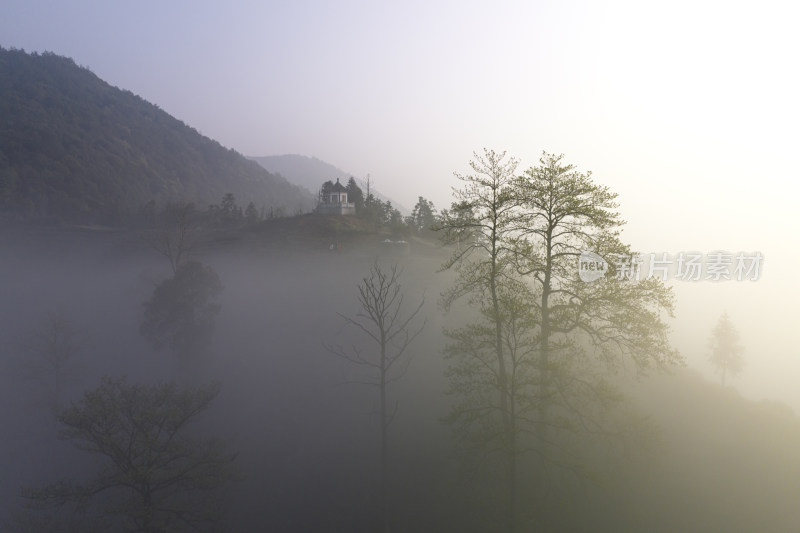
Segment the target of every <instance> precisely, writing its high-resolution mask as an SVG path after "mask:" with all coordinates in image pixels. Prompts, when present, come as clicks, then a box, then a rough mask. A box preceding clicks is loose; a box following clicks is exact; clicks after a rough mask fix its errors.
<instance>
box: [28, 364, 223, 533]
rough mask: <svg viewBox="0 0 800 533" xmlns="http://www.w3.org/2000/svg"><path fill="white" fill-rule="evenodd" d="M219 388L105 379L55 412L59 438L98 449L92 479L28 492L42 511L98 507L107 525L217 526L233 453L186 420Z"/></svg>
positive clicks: (156, 528) (150, 530)
mask: <svg viewBox="0 0 800 533" xmlns="http://www.w3.org/2000/svg"><path fill="white" fill-rule="evenodd" d="M218 392H219V386H218V385H209V386H205V387H199V388H189V389H179V388H178V387H177V385H175V384H174V383H171V382H170V383H162V384H158V385H131V384H129V383H127V381H126V380H125V379H124V378H110V377H105V378H103V380H102V382H101V384H100V386H99V387H97V388H96V389H94V390H91V391H88V392H86V394H85V395H84V397H83V398H82V399H81V400H80V401H78V402H76V403H73V405H72V406H71V407H70V408H68V409H66V410H64V411H62V412H61V413H60V414H59V416H58V420H59V422H60V423H61V425H62V426H63V429H62V431H61V436H62V438H63V439H66V440H69V441H72V442H73V443H74V444H75V445H76V446H77V447H78V448H79V449H81V450H84V451H87V452H89V453H91V454H94V455H97V456H99V457H100V458H101V459H102V460H103V465H102V467H101V468H100V469H99V470H98V471H97V473H96V474H95V475H94V476H92V477H91V478H89V479H88V480H85V481H81V482H76V481H71V480H66V481H60V482H57V483H54V484H52V485H48V486H45V487H41V488H24V489H23V490H22V494H23V496H24V497H26V498H27V499H28V500H29V502H30V506H31V507H33V508H36V509H40V510H48V509H49V510H52V509H55V508H59V507H63V506H73V507H75V508H76V509H79V510H83V511H89V510H94V511H96V513H97V514H98V515H100V516H102V517H104V518H105V519H106V520H108V521H110V523H109V524H108V526H109V528H110V529H108V530H116V531H120V530H125V531H136V532H142V533H165V532H167V531H176V532H181V531H211V530H214V528H215V527H216V525H217V523H218V522H219V520H220V519H221V514H220V507H219V501H218V499H217V497H216V494H215V491H214V489H217V488H218V487H221V486H222V485H224V484H225V483H226V482H228V481H229V480H231V479H232V477H233V475H234V472H233V469H232V462H233V460H234V459H235V457H236V456H235V454H233V453H231V452H229V451H227V450H226V448H225V446H223V445H222V444H220V443H219V442H216V441H214V440H208V439H206V440H202V439H197V438H194V437H193V436H191V435H190V432H189V427H190V424H191V423H192V422H194V420H195V419H196V418H197V417H198V416H199V415H200V414H201V413H202V412H204V411H206V410H207V409H208V408H209V407H210V406H211V403H212V401H213V400H214V398H215V397H216V396H217V394H218Z"/></svg>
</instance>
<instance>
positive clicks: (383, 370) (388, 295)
mask: <svg viewBox="0 0 800 533" xmlns="http://www.w3.org/2000/svg"><path fill="white" fill-rule="evenodd" d="M358 304H359V311H358V312H357V313H356V314H355V315H352V316H350V315H345V314H342V313H338V314H339V316H340V317H341V318H342V319H344V322H345V324H346V325H348V326H352V327H354V328H355V329H356V330H358V331H360V332H361V333H362V334H363V335H364V336H365V337H366V338H367V339H368V344H369V346H370V347H369V348H367V349H365V348H360V347H358V346H357V345H353V346H352V347H351V348H350V349H346V348H344V347H342V346H340V345H326V346H325V347H326V349H327V350H328V351H329V352H331V353H332V354H334V355H336V356H337V357H340V358H342V359H344V360H346V361H348V362H350V363H352V364H354V365H357V366H361V367H364V368H366V369H367V371H368V377H367V378H366V380H365V381H362V383H365V384H367V385H371V386H374V387H376V388H377V389H378V396H379V407H378V415H379V417H380V442H379V447H380V449H379V457H380V470H381V491H380V509H381V515H382V519H383V523H384V529H385V530H386V531H388V530H389V521H390V518H389V426H390V424H391V423H392V420H393V419H394V417H395V414H396V412H397V403H395V405H394V406H393V407H391V408H390V406H389V402H388V391H389V385H390V384H392V383H393V382H395V381H397V380H399V379H400V378H402V377H403V376H404V375H405V373H406V370H407V369H408V364H409V362H410V361H411V358H410V354H409V353H408V348H409V347H410V346H411V343H412V342H413V341H414V339H416V338H417V336H418V335H419V334H420V333H421V332H422V329H423V328H424V326H425V321H424V320H422V321H421V322H420V320H419V318H420V317H419V315H420V312H421V311H422V307H423V305H424V304H425V300H424V298H423V299H420V301H419V303H418V304H416V305H415V306H413V307H411V308H409V309H406V308H405V306H404V293H403V289H402V285H401V283H400V271H399V270H398V267H397V265H394V266H392V267H390V268H388V269H385V268H384V267H381V266H380V265H379V264H378V262H377V261H376V262H375V263H374V264H373V265H372V268H371V269H370V272H369V275H368V276H366V277H364V278H363V279H362V281H361V283H360V284H359V286H358Z"/></svg>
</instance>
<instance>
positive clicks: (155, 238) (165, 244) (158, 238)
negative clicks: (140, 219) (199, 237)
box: [145, 202, 196, 274]
mask: <svg viewBox="0 0 800 533" xmlns="http://www.w3.org/2000/svg"><path fill="white" fill-rule="evenodd" d="M195 218H196V213H195V207H194V204H191V203H183V202H177V203H170V204H167V205H166V207H165V208H164V212H163V213H162V214H161V215H160V217H159V221H158V224H157V226H156V227H155V228H153V229H152V230H150V231H149V232H148V233H147V235H146V236H145V240H146V241H147V243H148V244H149V245H150V246H151V247H152V248H153V249H154V250H155V251H157V252H158V253H160V254H161V255H163V256H164V257H166V258H167V260H168V261H169V264H170V267H172V273H173V274H175V273H176V272H177V271H178V268H179V267H180V266H181V265H182V264H183V262H184V261H185V260H186V258H187V256H188V255H189V254H190V252H191V250H192V248H193V247H194V244H195V242H194V234H195Z"/></svg>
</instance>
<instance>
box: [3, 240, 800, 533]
mask: <svg viewBox="0 0 800 533" xmlns="http://www.w3.org/2000/svg"><path fill="white" fill-rule="evenodd" d="M0 239H2V241H1V242H0V247H1V248H2V250H3V254H2V255H3V258H2V261H0V280H2V281H0V285H1V286H2V294H3V298H2V300H0V317H2V321H1V322H0V324H1V325H0V331H2V339H3V342H2V348H0V349H1V350H2V352H0V357H2V371H3V380H4V381H3V387H2V404H1V405H2V407H0V412H1V413H2V417H3V421H4V430H3V431H2V433H0V447H2V450H3V453H2V457H4V460H3V461H2V462H0V496H1V497H2V500H3V502H4V503H3V506H2V516H1V517H0V520H2V521H1V522H0V523H2V524H8V527H9V528H12V526H13V527H14V528H17V530H23V529H22V526H20V521H19V518H15V516H17V515H18V513H19V512H20V509H22V508H23V507H24V504H25V503H26V502H25V499H24V498H22V497H21V495H20V494H21V493H20V490H21V487H31V486H43V485H46V484H49V483H53V482H55V481H57V480H58V479H61V478H67V479H75V480H78V481H80V480H81V479H83V478H85V477H87V476H89V475H91V473H92V472H94V471H95V470H96V469H97V465H98V462H97V460H96V458H95V457H92V456H91V454H86V453H84V452H81V451H80V450H76V449H75V447H74V446H73V445H72V443H70V442H65V441H64V440H60V439H59V438H58V430H59V424H58V423H57V422H56V420H55V418H54V416H53V405H52V395H48V394H49V393H50V392H52V382H51V381H48V380H49V379H50V378H49V377H48V376H47V375H42V374H39V375H38V376H37V375H32V374H31V373H30V372H28V371H26V365H25V358H26V353H27V352H26V335H28V334H29V332H31V331H35V330H36V329H37V327H39V326H40V325H41V323H42V320H43V319H44V318H45V317H46V316H47V314H48V313H49V312H51V311H54V310H55V312H59V313H62V314H63V315H64V316H66V317H68V319H69V323H70V324H71V325H72V326H73V327H74V329H75V330H76V331H80V332H81V339H84V340H82V342H81V345H80V349H79V350H77V351H76V355H75V357H74V361H73V362H74V363H75V364H74V365H72V366H70V367H69V368H65V369H64V373H63V376H62V377H63V379H62V380H61V384H60V392H59V397H58V403H59V404H60V405H59V407H60V408H63V407H65V406H68V405H70V402H71V401H77V400H79V399H80V398H81V397H82V395H83V393H84V391H86V390H91V389H94V388H95V387H97V386H98V384H99V383H100V380H101V378H102V376H106V375H107V376H127V380H128V382H130V383H143V384H155V383H158V382H162V381H169V380H174V381H176V382H177V383H178V384H179V385H180V386H182V387H196V386H199V385H202V384H205V383H209V382H219V383H220V385H221V389H220V393H219V395H218V396H217V397H216V398H215V400H214V402H213V405H211V407H210V409H209V410H208V411H207V412H206V413H204V414H202V416H200V417H199V418H198V419H197V420H196V421H194V422H193V423H192V426H191V430H192V431H193V432H195V433H197V434H198V435H199V434H202V435H212V436H214V437H215V438H217V439H219V440H220V441H222V442H224V443H225V444H226V446H227V447H229V448H230V449H231V450H234V451H235V452H237V456H236V459H235V465H236V468H237V471H238V475H237V476H236V477H235V479H234V480H233V481H232V482H230V483H229V484H228V485H226V486H225V488H224V490H223V491H222V500H223V501H224V503H225V508H226V513H225V519H224V524H225V527H226V530H230V531H343V532H344V531H348V532H350V531H376V530H378V529H379V528H380V514H381V513H380V509H378V506H379V505H380V497H379V494H378V493H379V490H380V484H381V476H380V464H379V463H380V458H379V436H380V424H381V420H380V417H379V416H378V414H377V413H378V408H379V402H378V400H379V396H378V390H377V388H376V387H374V386H371V385H370V384H364V383H362V382H363V381H365V380H367V381H368V379H367V378H368V377H369V369H364V368H361V367H358V365H353V364H352V363H351V362H349V361H347V360H344V359H342V358H340V357H336V356H335V355H334V354H332V353H331V351H330V350H329V349H326V345H328V346H330V345H333V344H336V345H340V346H342V347H345V348H351V347H355V348H357V349H359V350H362V351H363V352H364V353H366V352H367V351H369V350H373V347H372V346H371V345H370V344H369V343H368V339H366V338H365V336H364V335H363V332H361V331H359V330H358V329H357V328H353V327H352V326H350V327H347V326H346V324H345V320H344V319H343V316H356V315H357V314H358V313H359V312H363V310H362V309H360V307H359V302H358V299H357V297H358V286H359V284H360V283H362V282H363V279H364V278H365V277H366V276H368V275H369V272H370V268H371V267H372V266H373V265H374V264H375V263H376V262H377V264H379V265H385V266H386V267H389V266H392V265H397V266H398V271H399V272H400V282H401V284H402V294H403V297H404V301H403V306H402V309H403V311H404V312H406V313H407V312H409V311H410V310H412V309H413V307H414V306H415V304H416V303H418V302H419V301H421V300H422V299H424V304H423V307H422V309H421V313H420V317H421V318H424V319H425V326H424V329H423V330H422V331H421V333H420V334H419V336H418V337H417V338H415V339H414V340H413V343H411V344H410V346H409V348H408V353H407V355H408V356H409V357H410V361H409V366H408V371H407V372H406V373H405V374H404V375H402V377H401V378H400V379H398V380H397V381H396V382H393V383H391V384H390V385H389V389H388V403H389V405H390V407H391V409H392V410H393V412H394V418H393V420H392V423H391V425H390V427H389V436H390V438H389V444H388V457H389V461H388V462H389V479H390V480H391V481H390V485H389V496H388V501H389V502H390V505H389V510H388V513H389V515H390V516H392V517H393V519H392V523H393V526H392V531H414V532H420V531H431V532H441V531H475V532H485V531H505V530H507V529H506V527H505V524H503V523H502V520H501V518H500V517H501V516H502V514H503V513H502V508H503V505H504V503H503V501H502V497H501V495H500V491H499V490H498V486H497V479H496V475H497V472H498V469H499V468H502V465H499V464H498V463H497V461H496V460H495V459H493V458H492V457H490V456H489V457H485V458H484V459H485V462H484V463H481V464H478V465H477V466H476V465H475V464H470V465H468V466H465V464H466V463H465V459H464V450H463V447H461V446H459V444H458V443H457V442H456V438H455V437H454V434H453V430H452V427H451V426H450V425H448V424H445V423H444V422H443V419H445V418H446V417H447V415H448V413H449V411H450V408H451V406H452V404H453V401H454V400H453V397H452V395H449V394H447V393H446V391H447V390H448V379H447V377H446V371H447V368H448V362H447V361H446V360H445V359H444V357H443V350H444V347H445V345H446V343H447V338H446V337H445V335H444V333H443V331H444V330H448V329H452V328H454V327H458V326H459V324H461V323H462V322H463V320H464V317H468V316H474V314H475V310H474V309H472V308H470V306H469V304H468V302H466V301H465V302H460V303H459V304H457V305H454V306H453V307H452V308H451V309H450V310H449V311H445V310H444V309H443V308H442V306H441V305H440V303H439V302H440V295H441V293H442V292H443V291H445V290H446V289H447V288H448V287H449V285H450V283H451V282H452V273H450V272H439V268H440V266H441V264H442V262H443V261H444V260H445V258H446V256H445V254H444V252H443V251H442V250H441V249H440V247H439V246H438V245H437V244H436V243H434V242H428V241H424V240H413V241H412V242H410V243H408V244H406V245H405V246H391V245H382V244H381V243H380V242H377V241H376V242H375V243H366V244H355V243H354V244H352V245H349V246H345V247H343V248H342V249H338V250H337V249H335V248H334V250H330V249H328V248H327V247H318V248H314V247H308V246H300V245H293V244H292V243H275V242H266V241H262V240H261V239H260V238H259V236H258V234H257V233H253V234H248V235H245V236H244V237H243V238H237V239H232V240H217V241H213V242H210V243H207V244H206V245H205V246H203V247H201V248H198V249H197V250H196V252H195V253H194V254H193V257H192V258H193V259H196V260H199V261H201V262H202V263H203V264H204V265H206V266H208V267H210V268H211V269H213V271H214V272H216V273H217V274H218V276H219V279H220V281H221V285H222V290H221V292H220V293H219V297H218V303H219V304H220V306H221V307H220V310H219V313H218V315H216V318H215V323H214V327H213V336H212V341H211V345H210V346H209V348H208V350H207V353H205V354H202V355H198V356H197V357H192V356H191V355H189V356H184V357H176V356H175V354H173V353H171V352H170V351H169V350H168V349H164V350H161V351H156V350H154V349H153V346H152V345H151V344H150V343H149V342H148V341H147V340H146V339H145V338H144V337H143V336H142V334H141V333H140V324H141V321H142V315H143V310H144V303H145V302H147V301H148V300H149V299H150V298H151V297H152V295H153V291H154V289H155V287H156V286H157V284H159V283H161V282H162V281H163V280H165V279H167V278H169V277H170V276H171V275H172V274H173V273H172V271H171V269H170V265H169V263H168V261H166V260H165V258H164V257H162V256H160V255H158V254H157V253H156V252H154V251H153V250H152V249H151V248H150V247H148V246H147V245H146V244H145V243H143V242H142V241H141V240H140V239H139V238H138V237H137V236H136V235H135V234H133V233H132V232H108V233H105V232H94V231H88V230H87V231H83V230H30V231H21V230H20V231H7V232H4V233H3V234H2V235H1V236H0ZM342 315H343V316H342ZM608 379H609V381H610V382H613V383H614V384H616V385H617V386H618V387H619V390H620V391H621V396H623V397H624V398H625V401H623V402H622V403H620V404H618V406H617V407H614V409H615V410H616V411H615V412H616V413H617V414H619V415H620V416H621V417H622V416H623V415H624V418H625V419H627V420H632V421H635V422H636V427H637V428H638V429H637V430H636V431H631V432H630V434H615V435H613V436H609V435H602V434H596V433H593V432H592V431H587V432H576V437H575V439H574V440H573V441H571V443H570V445H571V446H574V449H575V450H576V454H577V455H576V457H577V456H579V457H580V458H581V459H580V467H577V466H576V464H577V463H570V464H568V465H567V464H554V465H551V466H550V467H548V469H547V470H546V478H545V477H543V476H544V475H545V474H543V471H542V470H541V469H540V468H539V467H538V466H536V465H537V458H536V457H535V453H533V452H532V453H531V455H530V456H529V457H524V456H523V457H524V458H523V461H529V462H530V465H531V467H530V469H529V470H523V475H522V476H521V479H520V496H519V501H518V507H519V508H520V509H519V516H520V522H521V523H520V525H519V526H518V530H520V531H533V530H546V531H609V532H611V531H614V532H617V531H664V532H667V531H670V532H672V531H697V532H700V531H703V532H705V531H792V530H797V529H798V528H800V516H799V515H798V514H797V513H796V512H795V511H794V505H795V503H796V499H797V496H798V494H800V476H798V473H799V469H800V453H798V452H797V450H799V449H800V421H798V419H797V417H796V416H795V415H794V414H793V413H792V412H791V410H789V409H788V408H786V407H784V406H781V405H777V404H767V403H756V402H753V401H749V400H746V399H743V398H742V397H740V396H739V395H738V394H737V393H736V392H735V390H733V389H732V388H730V387H726V388H723V387H721V386H719V385H717V384H712V383H709V382H707V381H705V380H704V379H703V378H701V377H699V375H697V374H696V373H695V372H693V371H692V370H690V369H684V368H674V369H672V370H671V371H669V372H658V371H655V370H652V371H650V373H649V376H644V377H642V376H637V375H635V373H634V372H632V371H628V370H626V369H625V368H621V369H620V370H619V371H618V372H617V373H616V374H611V375H610V376H609V378H608ZM395 409H396V410H395ZM609 437H613V438H609ZM478 462H479V463H480V461H478ZM524 464H527V463H523V466H524ZM525 472H529V475H525ZM543 479H544V480H545V481H543ZM542 483H546V486H547V489H546V491H545V492H544V494H545V495H546V496H545V497H542V498H537V499H536V500H535V501H533V500H531V501H526V500H525V496H524V494H526V492H525V491H526V490H527V488H531V487H532V488H531V490H532V493H535V494H541V493H540V492H539V487H541V486H542Z"/></svg>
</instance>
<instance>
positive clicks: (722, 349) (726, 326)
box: [709, 313, 744, 386]
mask: <svg viewBox="0 0 800 533" xmlns="http://www.w3.org/2000/svg"><path fill="white" fill-rule="evenodd" d="M709 348H710V350H711V354H710V356H709V359H710V360H711V363H712V364H713V365H714V366H715V367H716V368H717V370H718V371H719V372H720V374H721V375H722V385H723V386H725V380H726V377H727V375H728V374H730V375H732V376H735V375H736V374H738V373H739V372H741V371H742V369H744V358H743V357H742V354H743V353H744V348H742V345H741V344H740V343H739V331H738V330H737V329H736V327H735V326H734V325H733V322H731V320H730V318H728V313H723V314H722V316H721V317H719V321H718V322H717V325H716V326H714V329H713V330H711V338H710V339H709Z"/></svg>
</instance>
